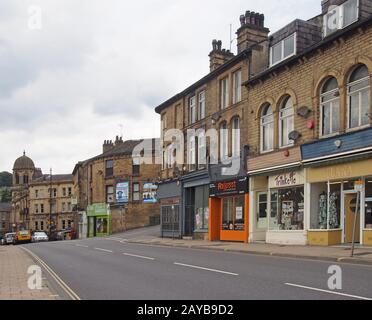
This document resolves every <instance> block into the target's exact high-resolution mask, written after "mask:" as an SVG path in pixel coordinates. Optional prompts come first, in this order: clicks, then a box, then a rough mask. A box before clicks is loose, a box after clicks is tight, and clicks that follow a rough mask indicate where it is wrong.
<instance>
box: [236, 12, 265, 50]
mask: <svg viewBox="0 0 372 320" xmlns="http://www.w3.org/2000/svg"><path fill="white" fill-rule="evenodd" d="M269 32H270V30H269V29H268V28H265V16H264V15H263V14H260V13H257V12H251V11H247V12H246V13H245V14H242V15H241V16H240V28H239V29H238V31H237V33H236V34H237V36H238V53H240V52H242V51H244V50H246V49H248V48H250V47H252V46H254V45H256V44H258V43H262V42H264V41H265V40H268V35H269Z"/></svg>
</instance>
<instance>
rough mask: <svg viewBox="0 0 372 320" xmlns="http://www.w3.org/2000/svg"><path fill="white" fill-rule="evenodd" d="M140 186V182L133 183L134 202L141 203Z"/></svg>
mask: <svg viewBox="0 0 372 320" xmlns="http://www.w3.org/2000/svg"><path fill="white" fill-rule="evenodd" d="M140 198H141V197H140V185H139V183H138V182H135V183H133V193H132V201H140Z"/></svg>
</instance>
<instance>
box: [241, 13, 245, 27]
mask: <svg viewBox="0 0 372 320" xmlns="http://www.w3.org/2000/svg"><path fill="white" fill-rule="evenodd" d="M240 25H241V26H242V27H243V26H244V25H245V15H244V14H242V15H241V16H240Z"/></svg>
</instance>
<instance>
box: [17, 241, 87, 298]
mask: <svg viewBox="0 0 372 320" xmlns="http://www.w3.org/2000/svg"><path fill="white" fill-rule="evenodd" d="M21 248H22V249H23V250H24V251H26V252H27V253H28V254H29V255H30V256H31V257H32V258H33V259H34V260H35V261H36V262H38V263H39V264H40V265H41V266H42V267H43V268H44V269H45V270H46V271H48V273H49V274H50V276H51V277H52V278H53V279H54V280H55V281H56V282H57V283H58V285H59V286H60V287H61V288H62V289H63V291H64V292H66V294H67V295H68V296H69V297H70V298H71V300H81V298H80V297H79V296H78V295H77V294H76V293H75V292H74V291H73V290H72V289H71V288H70V287H69V286H68V285H67V284H66V283H65V282H64V281H63V280H62V279H61V278H60V277H59V276H58V275H57V274H56V273H55V272H54V271H53V270H52V268H51V267H49V266H48V265H47V264H46V263H45V262H44V261H43V260H41V259H40V258H39V257H38V256H37V255H36V254H34V253H33V252H31V251H30V250H28V249H26V248H25V247H21Z"/></svg>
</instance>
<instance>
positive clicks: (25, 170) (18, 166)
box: [13, 152, 35, 186]
mask: <svg viewBox="0 0 372 320" xmlns="http://www.w3.org/2000/svg"><path fill="white" fill-rule="evenodd" d="M34 173H35V164H34V162H33V161H32V159H30V158H29V157H27V156H26V152H23V156H22V157H19V158H18V159H17V160H16V161H15V162H14V166H13V186H20V185H28V183H29V182H30V181H31V180H32V179H33V176H34Z"/></svg>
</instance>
